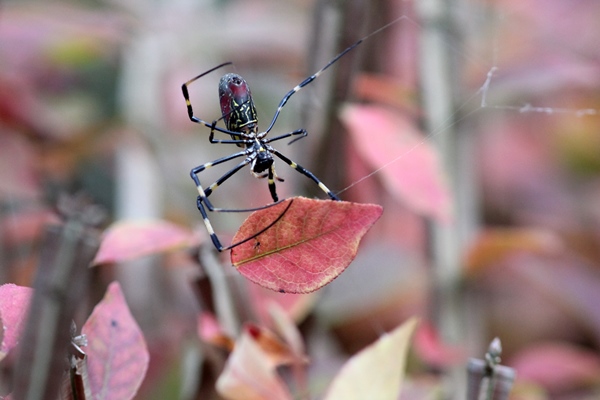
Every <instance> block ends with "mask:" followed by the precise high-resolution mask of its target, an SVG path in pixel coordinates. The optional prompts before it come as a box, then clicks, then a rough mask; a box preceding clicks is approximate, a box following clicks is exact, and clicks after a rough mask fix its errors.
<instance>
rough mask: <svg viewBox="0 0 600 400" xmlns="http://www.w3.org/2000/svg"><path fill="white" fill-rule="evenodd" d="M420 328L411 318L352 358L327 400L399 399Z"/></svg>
mask: <svg viewBox="0 0 600 400" xmlns="http://www.w3.org/2000/svg"><path fill="white" fill-rule="evenodd" d="M416 325H417V319H416V318H411V319H409V320H408V321H406V322H405V323H404V324H402V325H401V326H399V327H398V328H396V329H394V330H393V331H392V332H390V333H388V334H385V335H383V336H382V337H381V338H380V339H379V340H377V341H376V342H375V343H373V344H372V345H370V346H368V347H367V348H365V349H363V350H362V351H360V352H359V353H358V354H356V355H354V356H353V357H352V358H350V360H348V361H347V362H346V364H344V366H343V367H342V369H341V370H340V372H339V373H338V374H337V376H336V377H335V378H334V380H333V382H332V383H331V386H330V387H329V389H328V391H327V395H326V396H325V400H337V399H344V400H353V399H356V400H362V399H378V400H388V399H389V400H397V399H398V398H399V396H400V390H401V388H402V380H403V379H404V369H405V365H406V356H407V354H408V349H409V347H410V338H411V335H412V333H413V331H414V330H415V327H416Z"/></svg>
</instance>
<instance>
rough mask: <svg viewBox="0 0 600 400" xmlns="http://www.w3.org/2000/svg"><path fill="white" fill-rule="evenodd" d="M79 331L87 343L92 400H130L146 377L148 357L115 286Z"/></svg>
mask: <svg viewBox="0 0 600 400" xmlns="http://www.w3.org/2000/svg"><path fill="white" fill-rule="evenodd" d="M81 331H82V333H83V334H85V335H86V337H87V340H88V346H87V347H86V348H85V352H86V354H87V367H88V373H89V382H90V386H91V388H92V391H93V393H94V396H95V397H94V399H96V400H100V399H122V400H127V399H131V398H133V396H134V395H135V394H136V392H137V390H138V388H139V387H140V385H141V383H142V380H143V379H144V376H145V375H146V370H147V369H148V361H149V355H148V349H147V348H146V342H145V340H144V337H143V336H142V332H141V331H140V328H139V326H138V325H137V323H136V322H135V320H134V319H133V317H132V316H131V313H130V312H129V308H128V307H127V303H126V302H125V298H124V297H123V293H122V292H121V288H120V286H119V284H118V283H117V282H113V283H111V284H110V285H109V287H108V289H107V291H106V294H105V295H104V298H103V299H102V301H101V302H100V303H98V304H97V305H96V307H95V308H94V311H93V312H92V315H90V317H89V318H88V320H87V321H86V323H85V325H84V326H83V327H82V329H81Z"/></svg>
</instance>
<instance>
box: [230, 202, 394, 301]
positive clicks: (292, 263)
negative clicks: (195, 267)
mask: <svg viewBox="0 0 600 400" xmlns="http://www.w3.org/2000/svg"><path fill="white" fill-rule="evenodd" d="M290 202H291V204H290ZM288 206H289V208H287V207H288ZM286 209H287V211H286ZM382 212H383V209H382V208H381V206H378V205H375V204H359V203H350V202H346V201H331V200H314V199H307V198H303V197H294V198H293V199H288V200H286V201H285V202H283V203H281V204H278V205H276V206H274V207H270V208H267V209H264V210H260V211H256V212H254V213H252V214H251V215H250V216H249V217H248V219H246V221H244V223H243V224H242V226H241V227H240V230H239V231H238V232H237V234H236V235H235V237H234V238H233V242H234V243H235V242H237V241H240V240H243V239H245V238H248V237H252V236H253V235H255V234H256V232H260V231H261V230H262V229H264V228H265V227H266V226H269V224H270V223H272V222H273V221H277V222H276V223H275V224H274V225H273V226H272V227H270V228H269V229H267V230H266V231H265V232H264V233H261V234H260V235H258V236H256V237H255V238H254V239H252V240H249V241H248V242H246V243H243V244H242V245H240V246H237V247H234V248H233V249H232V250H231V262H232V264H233V265H234V266H235V267H237V269H238V271H239V272H240V273H241V274H242V275H244V276H245V277H246V278H248V279H250V280H251V281H253V282H255V283H257V284H259V285H261V286H263V287H266V288H268V289H272V290H276V291H279V292H285V293H309V292H312V291H315V290H317V289H319V288H321V287H322V286H324V285H326V284H328V283H329V282H331V281H332V280H333V279H335V278H336V277H337V276H338V275H339V274H341V273H342V272H343V271H344V270H345V269H346V267H347V266H348V265H349V264H350V263H351V262H352V260H354V257H355V256H356V252H357V251H358V245H359V243H360V239H361V238H362V236H363V235H364V234H365V233H366V232H367V231H368V230H369V229H370V228H371V226H372V225H373V224H374V223H375V221H377V219H379V217H380V216H381V213H382Z"/></svg>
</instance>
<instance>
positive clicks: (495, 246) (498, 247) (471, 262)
mask: <svg viewBox="0 0 600 400" xmlns="http://www.w3.org/2000/svg"><path fill="white" fill-rule="evenodd" d="M562 248H563V246H562V243H561V241H560V239H559V238H558V237H557V236H556V235H554V234H553V233H551V232H549V231H543V230H539V229H530V228H490V229H487V230H484V231H483V232H482V233H480V234H479V236H478V237H477V238H476V240H475V241H474V243H473V244H472V245H471V247H470V249H469V251H468V253H467V256H466V260H465V274H466V275H468V276H476V275H478V274H480V273H482V272H483V271H484V270H485V269H486V268H487V267H490V266H493V265H494V264H496V263H498V262H500V261H502V260H503V259H504V258H505V257H508V256H509V255H511V254H516V253H521V252H527V253H535V254H554V253H558V252H559V251H560V250H562Z"/></svg>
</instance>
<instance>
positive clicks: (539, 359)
mask: <svg viewBox="0 0 600 400" xmlns="http://www.w3.org/2000/svg"><path fill="white" fill-rule="evenodd" d="M510 364H511V366H512V367H513V368H515V369H516V370H517V371H518V373H519V379H522V380H525V381H532V382H536V383H538V384H540V385H542V386H543V387H544V388H546V389H548V390H550V391H553V392H566V391H569V390H575V389H577V388H582V387H586V386H587V387H593V386H594V385H597V384H598V383H600V357H598V354H597V353H596V352H594V351H592V350H590V349H586V348H584V347H581V346H576V345H573V344H570V343H567V342H541V343H537V344H534V345H531V346H529V347H527V348H526V349H524V350H522V351H521V352H519V353H518V354H517V355H516V356H515V357H514V358H513V359H512V360H511V363H510Z"/></svg>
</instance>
